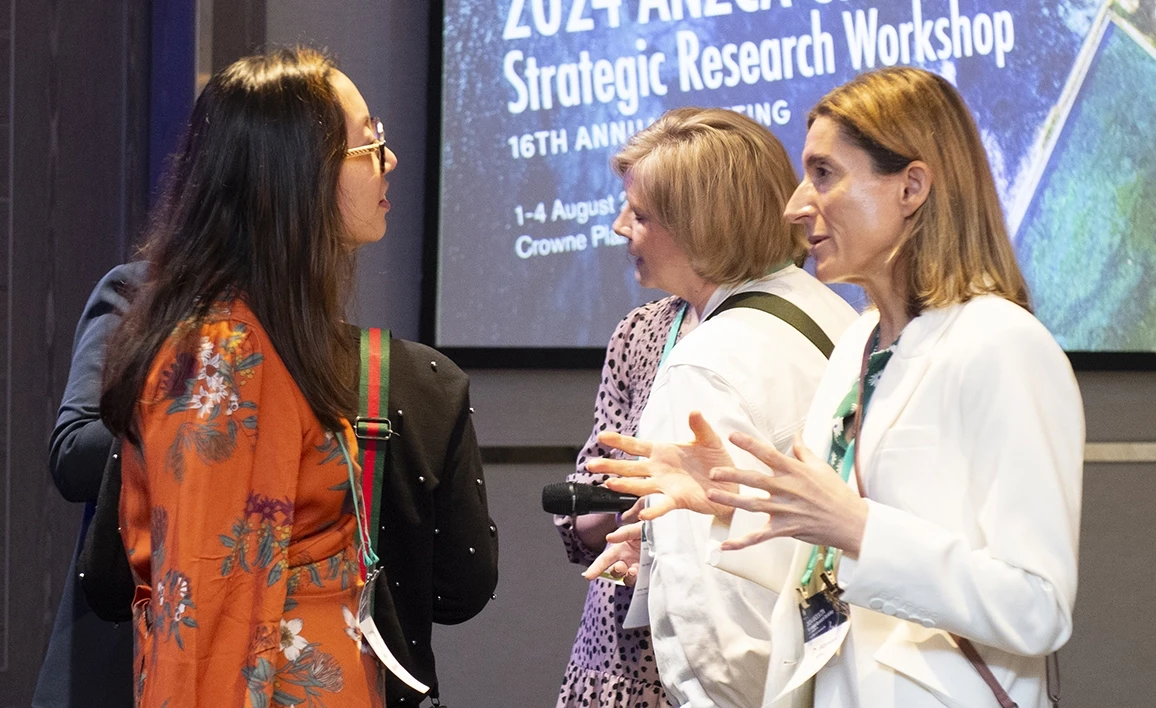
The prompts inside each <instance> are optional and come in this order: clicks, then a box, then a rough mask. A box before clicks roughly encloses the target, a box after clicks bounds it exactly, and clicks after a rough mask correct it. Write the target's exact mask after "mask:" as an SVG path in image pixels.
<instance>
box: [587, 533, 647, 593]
mask: <svg viewBox="0 0 1156 708" xmlns="http://www.w3.org/2000/svg"><path fill="white" fill-rule="evenodd" d="M641 557H642V523H641V522H638V523H634V524H628V525H626V526H621V527H619V528H618V529H617V530H615V531H614V532H612V533H609V534H607V536H606V548H604V549H603V550H602V553H600V554H599V555H598V557H597V558H595V559H594V562H593V563H591V564H590V567H589V568H587V569H586V570H585V571H583V573H582V577H584V578H586V579H587V580H594V579H595V578H598V577H600V576H602V575H603V574H605V575H608V576H610V578H611V579H613V580H621V581H622V582H623V583H625V584H626V585H627V586H628V587H634V583H635V581H636V580H638V564H639V562H640V560H641Z"/></svg>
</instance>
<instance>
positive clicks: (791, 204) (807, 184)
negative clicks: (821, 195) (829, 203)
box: [783, 179, 815, 224]
mask: <svg viewBox="0 0 1156 708" xmlns="http://www.w3.org/2000/svg"><path fill="white" fill-rule="evenodd" d="M813 195H814V188H813V187H812V186H811V181H810V180H809V179H804V180H803V181H802V182H800V183H799V186H798V187H796V188H795V193H794V194H792V195H791V198H790V200H789V201H788V202H787V206H786V208H785V209H784V210H783V216H784V217H786V219H787V221H789V222H791V223H792V224H801V223H803V221H804V220H806V219H808V218H810V217H812V216H814V215H815V208H814V200H813V199H812V196H813Z"/></svg>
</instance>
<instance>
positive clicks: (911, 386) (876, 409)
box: [856, 305, 963, 490]
mask: <svg viewBox="0 0 1156 708" xmlns="http://www.w3.org/2000/svg"><path fill="white" fill-rule="evenodd" d="M962 309H963V305H952V306H950V307H944V308H939V309H935V310H929V311H927V312H924V313H923V314H921V315H919V316H918V317H916V318H915V319H913V320H911V322H909V323H907V326H906V327H904V329H903V333H902V334H901V335H900V336H899V342H898V344H897V345H896V348H895V354H894V355H892V357H891V360H890V361H889V362H888V363H887V367H886V368H885V369H884V370H883V375H882V376H881V377H880V379H879V383H878V384H877V385H876V387H875V394H874V395H873V396H872V397H871V403H870V404H869V405H868V407H867V417H866V418H864V419H863V429H862V431H861V432H860V438H859V442H858V443H856V445H857V446H858V447H859V456H860V457H859V460H860V462H859V464H860V465H861V466H862V468H863V474H864V477H865V479H864V484H866V485H867V488H868V490H870V486H871V485H870V477H871V474H870V470H871V464H870V463H871V461H872V460H873V459H874V454H875V451H876V450H877V449H878V447H879V442H880V440H881V439H882V438H883V435H884V433H886V432H887V430H888V429H889V428H891V426H892V424H894V423H895V420H896V419H897V418H898V417H899V415H900V414H901V413H903V410H904V409H905V408H906V407H907V403H908V402H909V401H910V400H911V397H912V395H913V394H914V393H915V391H916V389H918V388H919V384H920V382H921V381H922V380H923V377H924V375H925V374H926V373H927V369H928V366H929V365H930V364H931V361H932V358H933V357H932V356H931V353H932V352H933V350H934V349H935V346H936V344H938V343H939V341H940V340H941V339H942V338H943V335H944V334H945V333H946V332H947V330H948V329H950V327H951V324H952V323H953V322H955V320H956V318H957V317H959V313H960V312H961V311H962ZM861 346H862V343H861Z"/></svg>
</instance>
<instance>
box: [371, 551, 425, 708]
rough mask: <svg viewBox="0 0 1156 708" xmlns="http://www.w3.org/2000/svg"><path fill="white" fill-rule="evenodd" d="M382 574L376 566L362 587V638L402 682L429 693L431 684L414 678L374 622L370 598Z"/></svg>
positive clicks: (420, 691)
mask: <svg viewBox="0 0 1156 708" xmlns="http://www.w3.org/2000/svg"><path fill="white" fill-rule="evenodd" d="M380 575H381V569H380V568H375V569H374V570H372V571H370V573H369V575H368V576H367V577H366V578H365V585H364V586H363V587H362V588H361V599H360V600H359V601H358V603H357V628H358V629H360V630H361V639H362V640H363V641H365V642H366V643H368V644H369V648H370V649H372V650H373V653H374V654H375V655H376V656H377V659H378V661H380V662H381V663H382V664H384V665H385V668H387V669H389V672H390V673H391V674H393V675H394V676H396V677H398V678H399V679H401V680H402V682H403V683H404V684H405V685H406V686H409V687H410V688H412V689H413V690H415V691H417V692H418V693H429V686H427V685H425V684H424V683H422V682H421V681H418V680H417V679H416V678H414V676H413V674H411V673H410V672H408V671H406V670H405V667H404V666H402V665H401V662H400V661H398V660H397V657H395V656H394V655H393V652H391V651H390V650H389V647H388V646H386V645H385V640H384V639H382V638H381V632H379V631H377V625H376V624H374V622H373V613H372V612H371V611H370V602H369V601H370V598H372V597H373V588H374V586H376V585H377V578H378V577H379V576H380Z"/></svg>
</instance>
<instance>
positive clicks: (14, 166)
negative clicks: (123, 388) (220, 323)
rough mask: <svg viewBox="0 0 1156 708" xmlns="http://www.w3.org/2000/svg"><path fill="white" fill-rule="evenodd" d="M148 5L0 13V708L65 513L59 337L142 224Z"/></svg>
mask: <svg viewBox="0 0 1156 708" xmlns="http://www.w3.org/2000/svg"><path fill="white" fill-rule="evenodd" d="M148 38H149V3H148V2H147V0H120V1H118V2H100V3H77V2H65V1H64V0H33V1H27V0H19V2H17V0H0V239H2V243H0V478H2V479H0V706H3V708H7V707H8V706H22V707H23V706H27V705H29V703H30V702H31V697H32V689H33V686H34V685H35V681H36V676H37V672H38V670H39V667H40V662H41V659H42V657H43V656H44V649H45V647H46V646H47V643H48V637H49V633H50V631H51V629H52V622H53V619H54V617H55V615H56V608H57V604H58V603H59V601H60V588H61V584H62V580H63V577H64V574H65V572H66V571H67V569H68V562H69V558H70V556H71V555H72V553H73V550H74V546H75V542H76V531H77V527H78V523H79V519H80V513H81V509H80V506H79V505H74V504H68V503H66V502H65V501H64V500H63V499H62V498H61V497H60V494H59V493H58V492H57V491H56V488H55V487H54V486H53V484H52V480H51V478H50V477H49V474H48V470H47V458H48V454H47V450H48V439H49V434H50V433H51V431H52V426H53V423H54V421H55V419H56V407H57V405H58V404H59V403H60V397H61V393H62V391H63V387H64V383H65V380H66V377H67V373H68V364H69V358H70V353H71V347H72V337H73V328H74V327H75V323H76V320H77V317H78V316H79V315H80V312H81V310H82V309H83V307H84V303H85V300H86V299H87V297H88V294H89V292H90V291H91V290H92V287H93V286H94V285H95V284H96V281H97V280H98V279H99V278H100V276H102V275H103V274H104V273H105V272H106V271H107V270H108V269H109V268H111V267H112V266H113V265H115V264H117V263H119V262H121V260H122V259H123V258H124V257H125V256H126V254H127V252H128V248H129V245H130V243H131V242H133V240H134V239H135V237H136V234H137V233H138V231H139V229H140V227H141V224H142V223H143V220H144V215H145V210H146V208H147V155H146V151H147V116H148V89H147V81H148V72H149V61H148V47H149V44H148Z"/></svg>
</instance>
